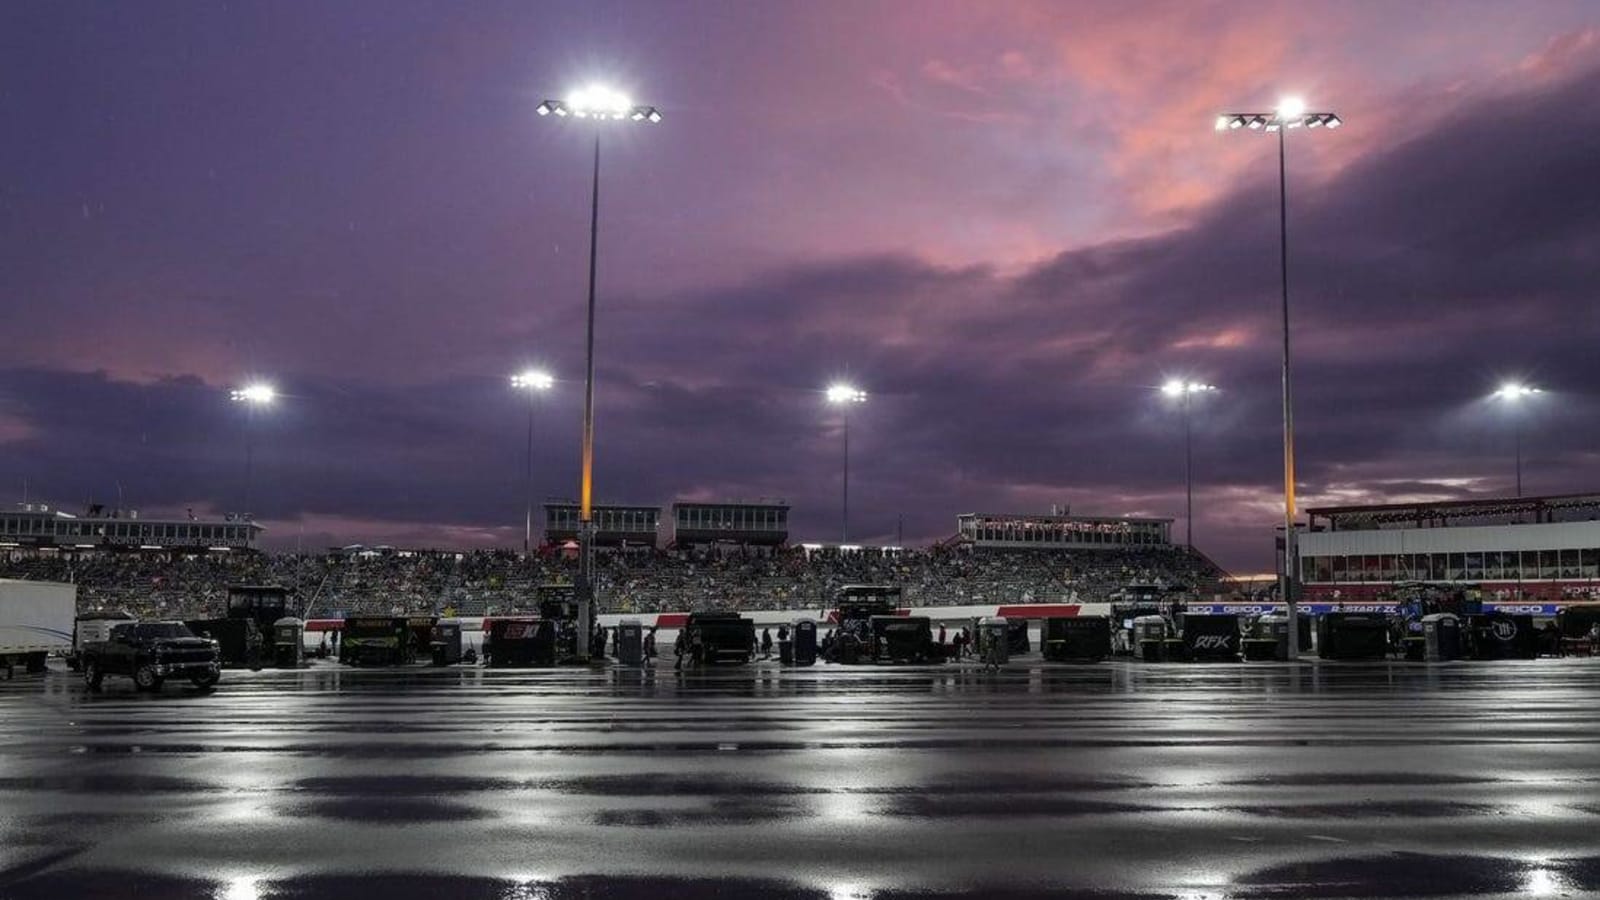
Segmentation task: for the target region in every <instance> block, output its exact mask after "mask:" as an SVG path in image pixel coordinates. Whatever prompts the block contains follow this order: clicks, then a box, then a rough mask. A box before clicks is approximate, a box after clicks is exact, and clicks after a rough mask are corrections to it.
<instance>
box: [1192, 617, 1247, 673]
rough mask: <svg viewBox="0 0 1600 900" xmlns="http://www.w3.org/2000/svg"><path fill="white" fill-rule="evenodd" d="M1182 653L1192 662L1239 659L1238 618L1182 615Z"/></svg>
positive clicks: (1236, 660)
mask: <svg viewBox="0 0 1600 900" xmlns="http://www.w3.org/2000/svg"><path fill="white" fill-rule="evenodd" d="M1183 653H1184V654H1185V655H1186V656H1188V658H1189V659H1190V660H1191V661H1192V662H1238V661H1239V617H1238V616H1233V615H1221V616H1196V615H1185V616H1184V617H1183Z"/></svg>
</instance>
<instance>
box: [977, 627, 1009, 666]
mask: <svg viewBox="0 0 1600 900" xmlns="http://www.w3.org/2000/svg"><path fill="white" fill-rule="evenodd" d="M978 649H979V653H980V656H979V658H980V659H981V660H983V663H984V665H988V666H998V665H1003V664H1005V663H1008V662H1010V661H1011V625H1010V623H1009V622H1007V621H1006V617H1005V616H984V617H983V618H981V619H979V620H978Z"/></svg>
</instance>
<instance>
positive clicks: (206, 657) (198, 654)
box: [161, 650, 212, 666]
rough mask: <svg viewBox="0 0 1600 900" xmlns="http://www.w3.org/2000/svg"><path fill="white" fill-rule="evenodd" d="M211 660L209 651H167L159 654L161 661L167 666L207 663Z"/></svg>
mask: <svg viewBox="0 0 1600 900" xmlns="http://www.w3.org/2000/svg"><path fill="white" fill-rule="evenodd" d="M211 660H212V656H211V651H210V650H168V651H167V652H165V653H163V654H161V661H162V662H164V663H166V664H167V665H169V666H170V665H181V664H183V663H208V662H211Z"/></svg>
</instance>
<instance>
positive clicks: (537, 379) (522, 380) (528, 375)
mask: <svg viewBox="0 0 1600 900" xmlns="http://www.w3.org/2000/svg"><path fill="white" fill-rule="evenodd" d="M555 383H556V380H555V378H554V377H553V376H552V375H551V374H550V373H549V372H544V371H540V370H539V369H529V370H528V371H526V372H519V373H517V374H516V375H513V376H511V386H512V387H514V388H516V389H517V390H519V391H548V390H550V388H552V387H554V386H555Z"/></svg>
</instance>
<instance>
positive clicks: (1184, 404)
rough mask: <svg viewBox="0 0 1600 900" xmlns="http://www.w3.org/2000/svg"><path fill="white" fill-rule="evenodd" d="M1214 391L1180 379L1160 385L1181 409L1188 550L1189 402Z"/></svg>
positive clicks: (1190, 531) (1191, 486) (1190, 491)
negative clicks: (1195, 396) (1198, 395)
mask: <svg viewBox="0 0 1600 900" xmlns="http://www.w3.org/2000/svg"><path fill="white" fill-rule="evenodd" d="M1216 389H1217V388H1216V386H1215V385H1210V384H1205V383H1204V382H1199V381H1184V380H1183V379H1180V378H1174V379H1171V380H1169V381H1167V382H1166V383H1165V384H1163V385H1161V393H1163V394H1165V395H1166V396H1168V397H1171V398H1173V399H1175V400H1178V401H1179V402H1180V403H1179V405H1180V406H1181V408H1182V409H1183V498H1184V513H1183V543H1184V546H1186V547H1188V548H1189V549H1190V550H1193V549H1194V449H1193V448H1194V439H1193V434H1194V432H1193V430H1192V429H1191V428H1190V427H1189V401H1190V399H1191V398H1192V397H1194V395H1195V394H1206V393H1210V392H1211V391H1214V390H1216Z"/></svg>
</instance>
